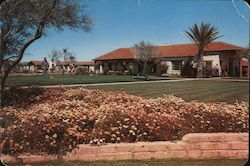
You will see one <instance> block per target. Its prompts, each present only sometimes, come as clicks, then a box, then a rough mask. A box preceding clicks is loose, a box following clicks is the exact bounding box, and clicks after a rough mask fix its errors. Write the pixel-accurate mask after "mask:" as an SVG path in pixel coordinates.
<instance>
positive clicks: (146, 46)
mask: <svg viewBox="0 0 250 166" xmlns="http://www.w3.org/2000/svg"><path fill="white" fill-rule="evenodd" d="M133 49H134V55H135V57H136V59H137V60H138V62H139V64H140V65H141V66H142V69H143V71H142V73H143V75H144V77H145V80H149V76H148V73H149V62H152V61H153V60H154V58H155V56H156V48H155V47H154V46H153V45H152V44H150V43H148V42H144V41H141V42H139V43H138V44H135V45H134V46H133Z"/></svg>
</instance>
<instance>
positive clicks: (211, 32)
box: [185, 23, 221, 78]
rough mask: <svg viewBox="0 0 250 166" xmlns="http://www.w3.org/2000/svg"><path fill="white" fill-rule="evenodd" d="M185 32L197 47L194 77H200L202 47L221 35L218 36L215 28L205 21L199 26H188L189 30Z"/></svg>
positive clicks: (201, 70)
mask: <svg viewBox="0 0 250 166" xmlns="http://www.w3.org/2000/svg"><path fill="white" fill-rule="evenodd" d="M185 33H186V35H187V37H188V38H189V39H190V40H191V41H192V42H193V43H194V44H195V45H196V46H197V47H198V54H197V75H196V77H197V78H202V77H203V54H204V49H205V47H207V46H208V45H209V44H210V43H211V42H213V41H214V40H216V39H218V38H219V37H221V36H219V32H218V31H217V28H215V27H213V26H211V25H210V24H206V23H201V24H200V25H199V26H198V25H196V24H194V25H193V26H192V27H190V28H189V31H185Z"/></svg>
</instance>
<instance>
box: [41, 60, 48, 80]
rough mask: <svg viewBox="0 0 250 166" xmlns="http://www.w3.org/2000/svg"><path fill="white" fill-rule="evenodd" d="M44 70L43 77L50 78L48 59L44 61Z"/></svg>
mask: <svg viewBox="0 0 250 166" xmlns="http://www.w3.org/2000/svg"><path fill="white" fill-rule="evenodd" d="M42 68H43V75H44V76H45V77H48V70H49V63H48V61H47V59H46V57H45V58H44V59H43V62H42Z"/></svg>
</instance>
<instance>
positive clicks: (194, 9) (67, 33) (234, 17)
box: [22, 0, 250, 61]
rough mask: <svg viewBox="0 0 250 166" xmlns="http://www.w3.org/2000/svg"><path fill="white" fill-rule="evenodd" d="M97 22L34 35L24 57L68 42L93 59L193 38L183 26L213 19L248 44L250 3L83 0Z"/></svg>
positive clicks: (227, 38) (228, 36)
mask: <svg viewBox="0 0 250 166" xmlns="http://www.w3.org/2000/svg"><path fill="white" fill-rule="evenodd" d="M81 3H87V4H88V8H87V10H86V13H87V14H88V15H89V16H91V17H92V18H93V19H94V21H95V24H94V26H93V29H92V31H91V32H90V33H86V32H84V31H72V30H69V29H65V30H64V31H60V32H56V31H52V30H49V31H48V34H47V36H44V37H42V38H41V39H39V40H37V41H35V42H34V43H33V44H32V45H31V46H30V47H29V48H28V49H27V51H26V54H25V56H24V58H23V60H22V61H29V60H42V59H43V57H47V56H48V54H49V52H51V51H52V50H53V49H57V50H62V49H63V48H68V50H69V51H71V52H74V54H75V55H76V59H77V60H78V61H90V60H92V59H94V58H96V57H98V56H101V55H103V54H105V53H108V52H110V51H113V50H115V49H118V48H123V47H132V46H133V45H134V44H136V43H138V42H140V41H147V42H150V43H151V44H153V45H164V44H183V43H191V41H190V40H189V39H188V38H187V36H185V34H184V31H185V30H188V28H189V27H191V26H192V25H194V24H200V23H201V22H205V23H210V24H211V25H213V26H214V27H216V28H217V29H218V31H219V32H220V34H221V35H223V37H221V38H219V39H217V41H223V42H227V43H231V44H235V45H238V46H242V47H246V46H247V45H248V41H249V15H250V14H249V13H250V12H249V8H248V6H247V5H246V3H245V2H244V1H243V0H81Z"/></svg>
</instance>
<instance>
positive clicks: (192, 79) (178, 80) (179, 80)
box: [23, 77, 249, 88]
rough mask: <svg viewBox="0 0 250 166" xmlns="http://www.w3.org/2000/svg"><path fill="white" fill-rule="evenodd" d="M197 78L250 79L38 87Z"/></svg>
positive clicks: (56, 86)
mask: <svg viewBox="0 0 250 166" xmlns="http://www.w3.org/2000/svg"><path fill="white" fill-rule="evenodd" d="M195 80H221V81H238V82H247V81H249V80H240V79H221V78H220V77H214V78H178V79H173V80H157V81H135V82H112V83H96V84H70V85H45V86H38V87H40V88H71V87H90V86H107V85H130V84H150V83H164V82H183V81H195ZM29 87H30V86H23V88H29Z"/></svg>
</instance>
